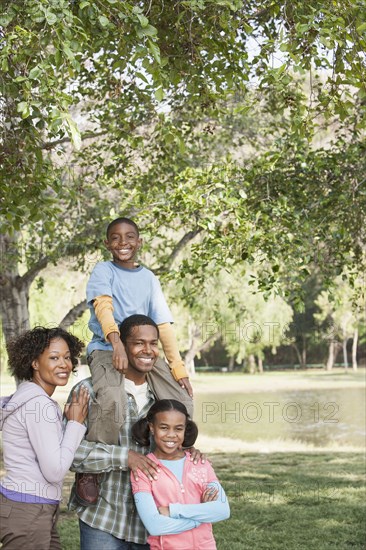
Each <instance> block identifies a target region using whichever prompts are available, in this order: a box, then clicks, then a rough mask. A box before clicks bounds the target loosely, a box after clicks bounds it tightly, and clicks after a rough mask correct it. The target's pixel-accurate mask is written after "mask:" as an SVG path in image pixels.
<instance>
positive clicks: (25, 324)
mask: <svg viewBox="0 0 366 550" xmlns="http://www.w3.org/2000/svg"><path fill="white" fill-rule="evenodd" d="M17 238H18V235H17V234H14V235H13V236H10V235H0V255H1V259H2V265H1V274H0V290H1V292H0V316H1V321H2V330H3V334H4V338H5V344H8V342H9V341H10V340H12V339H13V338H16V337H17V336H19V335H20V334H21V333H22V332H24V331H25V330H28V329H29V328H30V324H29V307H28V305H29V288H30V286H31V284H32V282H33V280H34V278H35V277H36V276H37V274H38V273H39V271H40V270H41V269H43V268H44V267H46V265H47V258H40V260H39V261H38V262H37V263H36V264H34V265H33V267H32V268H31V269H29V271H28V272H27V273H25V274H24V275H22V276H20V275H19V271H18V261H19V255H20V254H19V250H18V242H17Z"/></svg>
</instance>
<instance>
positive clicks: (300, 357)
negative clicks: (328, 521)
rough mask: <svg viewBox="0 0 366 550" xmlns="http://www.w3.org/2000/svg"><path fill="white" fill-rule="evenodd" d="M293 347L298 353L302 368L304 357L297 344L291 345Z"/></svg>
mask: <svg viewBox="0 0 366 550" xmlns="http://www.w3.org/2000/svg"><path fill="white" fill-rule="evenodd" d="M291 346H292V347H293V348H294V350H295V352H296V355H297V360H298V361H299V366H300V367H301V366H302V355H301V353H300V350H299V348H298V346H297V345H296V344H295V343H293V344H291Z"/></svg>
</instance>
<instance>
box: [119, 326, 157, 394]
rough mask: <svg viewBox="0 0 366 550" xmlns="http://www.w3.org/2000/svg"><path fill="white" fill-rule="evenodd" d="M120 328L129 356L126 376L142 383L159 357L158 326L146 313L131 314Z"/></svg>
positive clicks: (136, 382) (137, 382)
mask: <svg viewBox="0 0 366 550" xmlns="http://www.w3.org/2000/svg"><path fill="white" fill-rule="evenodd" d="M119 328H120V337H121V340H122V342H123V344H124V346H125V350H126V355H127V358H128V369H127V372H126V378H128V379H130V380H132V381H133V382H135V384H142V383H143V382H144V381H145V378H146V374H147V373H148V372H150V371H151V370H152V368H153V366H154V365H155V363H156V360H157V359H158V357H159V350H158V342H159V329H158V326H157V324H156V323H155V322H154V321H153V320H152V319H150V317H147V316H146V315H131V316H130V317H127V319H125V320H124V321H123V322H122V323H121V325H120V327H119Z"/></svg>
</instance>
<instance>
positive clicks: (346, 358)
mask: <svg viewBox="0 0 366 550" xmlns="http://www.w3.org/2000/svg"><path fill="white" fill-rule="evenodd" d="M347 342H348V338H346V337H345V338H343V342H342V348H343V365H344V368H345V369H346V370H348V357H347Z"/></svg>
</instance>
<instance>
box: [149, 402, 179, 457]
mask: <svg viewBox="0 0 366 550" xmlns="http://www.w3.org/2000/svg"><path fill="white" fill-rule="evenodd" d="M149 426H150V431H151V433H152V434H153V436H154V440H155V445H156V449H155V451H154V453H155V456H157V458H161V459H163V460H177V459H178V458H182V456H184V453H183V451H182V444H183V441H184V432H185V429H186V417H185V415H184V414H183V413H181V412H179V411H166V412H159V413H157V414H156V415H155V417H154V421H153V422H152V423H150V424H149Z"/></svg>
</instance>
